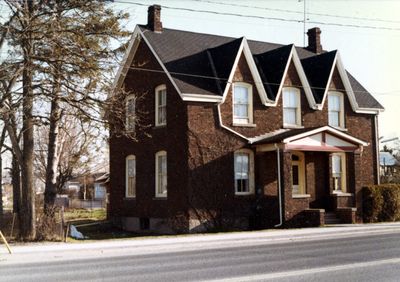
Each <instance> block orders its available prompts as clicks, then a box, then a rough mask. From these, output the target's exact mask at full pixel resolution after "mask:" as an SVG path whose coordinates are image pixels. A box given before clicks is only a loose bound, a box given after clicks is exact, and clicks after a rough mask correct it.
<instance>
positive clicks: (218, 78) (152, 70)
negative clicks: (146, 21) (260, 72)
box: [128, 66, 400, 96]
mask: <svg viewBox="0 0 400 282" xmlns="http://www.w3.org/2000/svg"><path fill="white" fill-rule="evenodd" d="M128 69H132V70H137V71H147V72H155V73H165V71H164V70H157V69H149V68H142V67H133V66H130V67H129V68H128ZM168 73H169V74H170V75H175V76H186V77H194V78H201V79H210V80H214V81H218V80H219V81H226V83H227V84H233V83H235V82H234V81H233V82H229V79H228V78H221V77H215V76H207V75H198V74H190V73H182V72H174V71H168ZM240 82H244V83H249V84H252V83H254V84H262V85H273V86H280V85H281V83H279V82H261V83H260V82H255V81H247V80H240ZM291 86H292V87H298V88H306V87H304V86H303V85H296V84H291ZM307 88H309V89H314V90H325V89H326V88H325V87H316V86H310V87H307ZM335 90H338V91H346V89H339V88H335ZM353 92H355V93H367V94H373V95H377V96H379V95H390V94H393V93H398V94H400V90H393V91H390V92H381V93H378V92H374V93H371V92H369V91H364V90H353Z"/></svg>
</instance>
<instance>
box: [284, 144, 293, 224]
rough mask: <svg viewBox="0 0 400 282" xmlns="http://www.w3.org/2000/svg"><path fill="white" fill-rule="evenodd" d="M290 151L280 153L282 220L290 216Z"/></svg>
mask: <svg viewBox="0 0 400 282" xmlns="http://www.w3.org/2000/svg"><path fill="white" fill-rule="evenodd" d="M291 178H292V153H291V152H287V151H283V152H282V154H281V181H282V182H281V185H282V189H283V191H282V192H283V193H282V196H283V197H282V201H283V213H284V220H285V221H287V220H289V219H291V217H292V209H293V207H292V205H291V204H290V203H291V201H290V199H291V198H292V185H291V183H292V181H291Z"/></svg>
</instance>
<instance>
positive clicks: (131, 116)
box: [125, 95, 136, 131]
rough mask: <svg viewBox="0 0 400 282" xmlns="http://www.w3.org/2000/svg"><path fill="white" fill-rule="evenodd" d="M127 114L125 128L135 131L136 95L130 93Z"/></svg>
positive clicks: (126, 104)
mask: <svg viewBox="0 0 400 282" xmlns="http://www.w3.org/2000/svg"><path fill="white" fill-rule="evenodd" d="M125 113H126V114H125V116H126V124H125V128H126V130H127V131H135V123H136V97H135V96H133V95H130V96H128V97H127V98H126V103H125Z"/></svg>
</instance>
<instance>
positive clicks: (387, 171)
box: [379, 152, 399, 180]
mask: <svg viewBox="0 0 400 282" xmlns="http://www.w3.org/2000/svg"><path fill="white" fill-rule="evenodd" d="M379 165H380V175H381V177H383V180H388V179H386V178H392V177H393V175H394V174H395V173H396V172H397V168H398V166H399V162H398V161H397V159H396V158H395V157H394V156H393V155H392V154H391V153H390V152H379Z"/></svg>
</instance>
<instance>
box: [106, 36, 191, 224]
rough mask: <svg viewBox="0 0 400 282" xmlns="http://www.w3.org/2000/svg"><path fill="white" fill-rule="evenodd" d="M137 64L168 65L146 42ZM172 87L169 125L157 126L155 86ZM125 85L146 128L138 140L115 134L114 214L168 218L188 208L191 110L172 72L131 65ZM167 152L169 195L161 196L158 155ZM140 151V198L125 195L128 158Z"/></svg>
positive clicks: (112, 167) (112, 170)
mask: <svg viewBox="0 0 400 282" xmlns="http://www.w3.org/2000/svg"><path fill="white" fill-rule="evenodd" d="M132 66H135V67H139V66H140V67H141V68H144V69H154V70H162V69H161V67H160V66H159V64H158V62H157V61H156V60H155V58H154V57H153V56H152V55H151V52H150V50H149V49H148V47H147V45H146V44H145V43H144V41H142V42H141V43H140V45H139V47H138V50H137V54H136V56H135V60H134V61H133V62H132ZM161 84H165V85H166V87H167V107H168V108H167V125H166V126H164V127H155V126H154V125H155V111H154V108H155V96H154V95H155V94H154V91H155V88H156V87H157V86H159V85H161ZM125 88H126V90H128V91H130V90H131V91H133V92H134V93H135V94H136V95H138V97H139V98H138V99H137V102H136V109H137V113H138V114H139V116H140V117H141V123H142V124H141V128H140V130H139V131H140V132H138V136H137V140H136V141H134V140H130V139H128V138H126V137H118V136H113V135H112V136H111V138H110V186H111V193H110V211H109V215H110V216H112V217H119V216H126V217H156V218H168V217H171V216H174V215H175V214H177V213H178V212H180V211H182V210H185V208H184V207H183V204H184V203H185V199H184V198H183V195H184V193H183V190H184V189H185V187H186V185H187V174H188V172H187V143H186V142H187V139H186V136H187V113H186V106H185V103H184V102H183V101H182V100H181V98H180V97H179V94H178V93H177V92H176V90H175V88H174V87H173V85H172V84H171V83H170V81H169V79H168V77H167V76H166V75H165V74H163V73H159V72H149V71H140V70H135V69H130V70H129V72H128V74H127V76H126V79H125ZM160 150H165V151H167V167H168V168H167V169H168V198H167V199H155V154H156V152H158V151H160ZM131 154H132V155H135V156H136V175H137V179H136V190H137V191H136V199H126V198H125V158H126V157H127V156H128V155H131Z"/></svg>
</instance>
